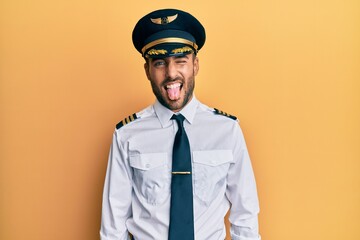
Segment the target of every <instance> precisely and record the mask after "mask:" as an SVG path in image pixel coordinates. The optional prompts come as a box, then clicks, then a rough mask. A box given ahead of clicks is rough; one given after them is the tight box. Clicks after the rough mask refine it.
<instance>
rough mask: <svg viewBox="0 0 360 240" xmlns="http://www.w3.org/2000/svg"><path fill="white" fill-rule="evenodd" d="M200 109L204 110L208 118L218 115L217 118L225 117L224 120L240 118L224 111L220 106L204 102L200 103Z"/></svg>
mask: <svg viewBox="0 0 360 240" xmlns="http://www.w3.org/2000/svg"><path fill="white" fill-rule="evenodd" d="M199 110H200V111H201V112H203V113H204V114H205V115H206V117H208V118H210V117H216V118H223V120H232V121H237V120H238V119H237V117H236V116H234V115H232V114H229V113H227V112H225V111H222V110H220V109H219V108H213V107H209V106H207V105H205V104H202V103H200V104H199Z"/></svg>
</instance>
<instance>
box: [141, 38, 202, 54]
mask: <svg viewBox="0 0 360 240" xmlns="http://www.w3.org/2000/svg"><path fill="white" fill-rule="evenodd" d="M162 43H183V44H187V45H190V46H191V47H193V48H194V49H195V51H197V49H198V46H197V45H196V43H194V42H192V41H189V40H187V39H184V38H173V37H170V38H160V39H157V40H155V41H152V42H150V43H148V44H146V45H145V46H144V47H143V48H142V49H141V52H142V54H144V53H145V52H146V50H147V49H149V48H151V47H153V46H155V45H158V44H162Z"/></svg>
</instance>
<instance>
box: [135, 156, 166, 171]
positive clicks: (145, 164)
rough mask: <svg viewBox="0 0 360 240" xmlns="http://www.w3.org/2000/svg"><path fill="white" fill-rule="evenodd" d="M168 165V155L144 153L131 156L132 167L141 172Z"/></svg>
mask: <svg viewBox="0 0 360 240" xmlns="http://www.w3.org/2000/svg"><path fill="white" fill-rule="evenodd" d="M166 163H167V154H166V153H142V154H137V155H133V156H130V166H131V167H133V168H137V169H140V170H150V169H152V168H156V167H160V166H163V165H165V164H166Z"/></svg>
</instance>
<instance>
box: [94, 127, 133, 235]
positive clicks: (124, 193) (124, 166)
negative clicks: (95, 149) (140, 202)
mask: <svg viewBox="0 0 360 240" xmlns="http://www.w3.org/2000/svg"><path fill="white" fill-rule="evenodd" d="M131 179H132V173H131V168H130V166H129V164H128V162H127V153H126V151H124V149H123V146H122V145H121V143H120V142H119V141H118V137H117V132H115V133H114V135H113V142H112V145H111V148H110V154H109V161H108V167H107V172H106V178H105V185H104V193H103V205H102V217H101V229H100V238H101V240H126V239H128V231H127V228H126V220H127V219H128V218H129V217H130V216H131V214H132V213H131V193H132V183H131Z"/></svg>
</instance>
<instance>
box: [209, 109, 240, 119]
mask: <svg viewBox="0 0 360 240" xmlns="http://www.w3.org/2000/svg"><path fill="white" fill-rule="evenodd" d="M214 111H215V113H216V114H220V115H223V116H225V117H228V118H231V119H234V120H236V119H237V117H235V116H233V115H231V114H228V113H226V112H224V111H221V110H219V109H217V108H214Z"/></svg>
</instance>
